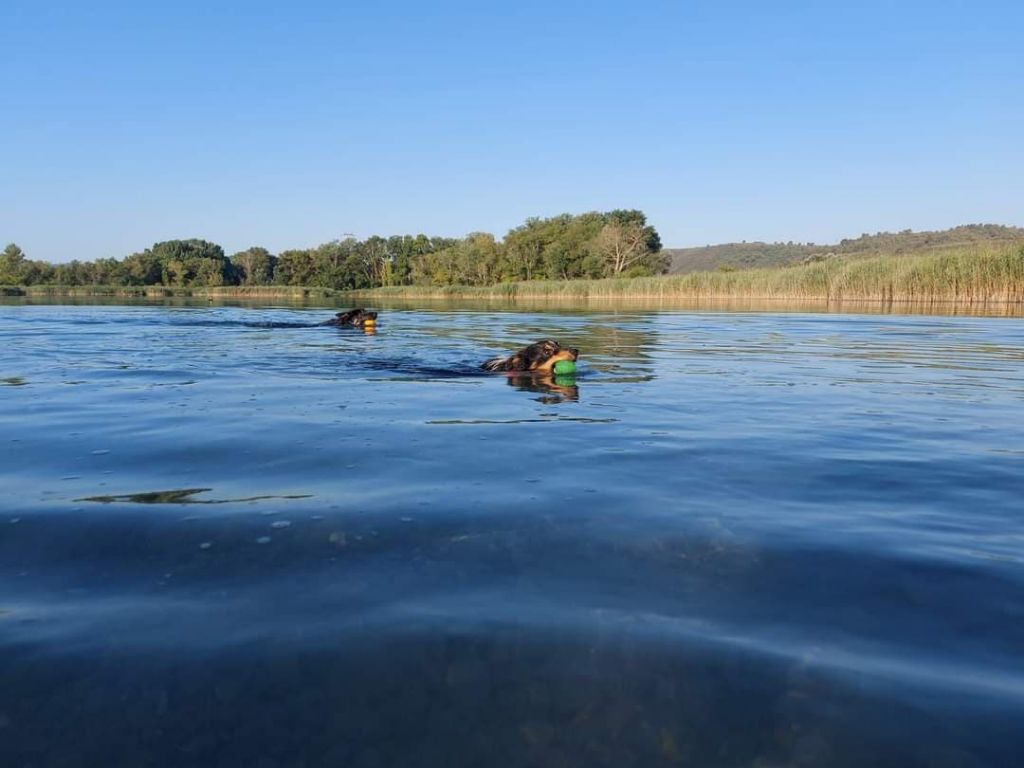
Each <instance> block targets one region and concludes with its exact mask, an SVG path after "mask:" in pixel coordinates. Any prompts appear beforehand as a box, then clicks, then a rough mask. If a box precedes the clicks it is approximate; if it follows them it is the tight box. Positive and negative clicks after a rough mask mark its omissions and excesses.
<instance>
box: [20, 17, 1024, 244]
mask: <svg viewBox="0 0 1024 768" xmlns="http://www.w3.org/2000/svg"><path fill="white" fill-rule="evenodd" d="M148 6H149V4H146V3H138V2H132V3H127V2H126V3H120V2H117V3H113V2H95V3H64V2H46V1H45V0H36V2H31V3H27V2H21V0H13V2H12V0H6V2H5V3H3V4H2V5H0V241H3V242H4V243H6V242H10V241H14V242H17V243H18V244H19V245H21V246H22V248H23V249H24V250H25V251H26V253H27V254H28V255H29V257H31V258H39V259H46V260H49V261H65V260H69V259H71V258H81V259H94V258H98V257H104V256H116V257H121V256H124V255H126V254H128V253H131V252H132V251H136V250H141V249H143V248H145V247H147V246H149V245H151V244H152V243H154V242H156V241H159V240H165V239H170V238H176V237H203V238H206V239H209V240H213V241H215V242H218V243H220V244H221V245H223V246H224V248H225V250H227V251H228V252H229V253H230V252H233V251H236V250H240V249H242V248H246V247H248V246H250V245H263V246H265V247H267V248H269V249H271V250H272V251H275V252H277V251H279V250H282V249H285V248H289V247H305V246H311V245H317V244H319V243H322V242H325V241H328V240H331V239H334V238H338V237H340V236H342V235H343V234H345V233H354V234H355V235H356V236H358V237H360V238H362V237H366V236H369V235H370V234H375V233H376V234H385V235H387V234H404V233H417V232H425V233H427V234H438V235H449V236H459V235H463V234H466V233H468V232H470V231H487V232H494V233H495V234H497V235H498V236H499V237H500V236H501V235H503V234H504V233H505V232H506V231H507V230H508V229H509V228H511V227H514V226H517V225H518V224H520V223H522V221H523V220H524V219H526V218H527V217H528V216H549V215H554V214H557V213H562V212H582V211H587V210H595V209H601V210H604V209H610V208H617V207H627V208H640V209H642V210H644V211H645V212H646V213H647V215H648V219H649V220H650V222H651V223H653V224H654V225H655V226H656V227H657V228H658V230H659V231H660V232H661V235H662V240H663V241H664V243H665V244H666V245H668V246H685V245H702V244H706V243H716V242H726V241H735V240H769V241H774V240H784V241H786V240H799V241H814V242H819V243H820V242H835V241H837V240H839V239H840V238H842V237H850V236H853V237H855V236H857V235H859V234H861V233H862V232H875V231H879V230H899V229H904V228H913V229H937V228H945V227H948V226H953V225H956V224H961V223H977V222H994V223H1005V224H1016V225H1024V191H1022V190H1024V140H1022V137H1024V53H1022V52H1021V51H1022V49H1024V43H1022V42H1021V41H1022V39H1024V35H1022V32H1024V4H1021V3H1019V2H1009V1H1007V2H984V1H981V2H943V1H942V0H937V1H936V2H929V3H919V2H895V3H894V2H885V3H882V2H874V0H866V1H865V2H861V3H858V4H847V3H829V2H824V0H822V1H820V2H813V3H812V2H787V3H768V2H739V1H732V2H730V1H729V0H726V1H724V2H699V3H698V2H673V3H669V2H664V3H662V2H642V1H638V2H633V3H624V2H617V3H608V2H601V1H600V0H595V1H592V2H554V1H553V0H552V1H549V2H534V1H533V0H517V2H514V3H511V2H509V3H501V4H498V3H483V2H448V1H447V0H437V2H433V3H412V2H398V1H392V2H388V1H387V0H383V1H382V2H378V3H374V4H372V7H370V6H371V4H369V3H366V4H362V3H360V4H349V3H344V2H301V1H297V2H292V3H281V2H275V3H265V2H260V1H258V0H257V1H254V2H245V3H217V2H202V3H200V2H191V0H179V1H178V2H175V3H161V4H153V7H148Z"/></svg>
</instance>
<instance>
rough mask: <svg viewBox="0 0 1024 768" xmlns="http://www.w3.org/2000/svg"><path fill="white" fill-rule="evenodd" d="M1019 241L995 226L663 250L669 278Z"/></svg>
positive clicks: (1018, 235) (1022, 232)
mask: <svg viewBox="0 0 1024 768" xmlns="http://www.w3.org/2000/svg"><path fill="white" fill-rule="evenodd" d="M1006 242H1021V243H1024V228H1021V227H1006V226H1002V225H1000V224H967V225H964V226H961V227H953V228H952V229H944V230H941V231H938V232H912V231H911V230H909V229H905V230H903V231H902V232H896V233H892V232H878V233H877V234H874V235H861V236H860V237H858V238H854V239H847V240H842V241H840V242H839V243H837V244H836V245H818V244H816V243H793V242H789V243H761V242H752V243H725V244H723V245H705V246H704V247H700V248H665V249H664V251H663V252H664V253H666V254H668V255H669V256H670V257H671V259H672V260H671V263H670V265H669V270H668V271H669V274H670V275H682V274H686V273H688V272H710V271H714V270H717V269H723V268H724V269H754V268H758V267H778V266H783V265H786V264H800V263H803V262H806V261H815V260H818V259H824V258H828V257H830V256H874V255H877V254H881V253H889V254H896V255H901V254H911V253H920V252H922V251H935V250H942V249H944V248H961V247H964V246H971V245H988V244H993V243H1006Z"/></svg>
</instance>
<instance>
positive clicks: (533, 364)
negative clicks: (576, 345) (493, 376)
mask: <svg viewBox="0 0 1024 768" xmlns="http://www.w3.org/2000/svg"><path fill="white" fill-rule="evenodd" d="M579 356H580V351H579V350H578V349H572V348H569V347H562V345H560V344H559V343H558V342H557V341H552V340H551V339H545V340H543V341H538V342H535V343H533V344H530V345H529V346H528V347H523V348H522V349H520V350H519V351H518V352H516V353H515V354H514V355H512V356H511V357H495V358H492V359H490V360H488V361H487V362H485V363H483V364H482V365H481V366H480V368H481V369H482V370H485V371H524V372H525V371H533V372H536V373H547V374H550V373H551V369H552V368H554V367H555V363H557V362H558V361H560V360H570V361H572V362H575V361H576V360H577V358H579Z"/></svg>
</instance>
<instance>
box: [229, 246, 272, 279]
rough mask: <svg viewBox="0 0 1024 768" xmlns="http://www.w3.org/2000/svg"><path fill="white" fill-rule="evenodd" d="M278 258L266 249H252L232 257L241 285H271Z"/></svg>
mask: <svg viewBox="0 0 1024 768" xmlns="http://www.w3.org/2000/svg"><path fill="white" fill-rule="evenodd" d="M276 262H277V257H276V256H274V255H272V254H271V253H270V251H268V250H267V249H266V248H259V247H256V246H254V247H252V248H247V249H246V250H244V251H239V252H238V253H235V254H233V255H232V256H231V264H232V265H233V266H234V268H235V274H236V275H237V277H238V283H239V285H270V283H271V282H273V279H274V267H275V264H276Z"/></svg>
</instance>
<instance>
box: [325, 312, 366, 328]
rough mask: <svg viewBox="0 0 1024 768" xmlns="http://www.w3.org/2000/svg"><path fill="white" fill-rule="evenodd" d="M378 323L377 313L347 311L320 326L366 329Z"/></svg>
mask: <svg viewBox="0 0 1024 768" xmlns="http://www.w3.org/2000/svg"><path fill="white" fill-rule="evenodd" d="M376 322H377V313H376V312H367V311H366V310H365V309H347V310H345V311H344V312H339V313H338V314H336V315H335V316H334V317H333V318H332V319H331V320H328V321H327V322H324V323H320V325H353V326H355V327H356V328H365V327H366V326H367V325H374V324H375V323H376Z"/></svg>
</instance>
